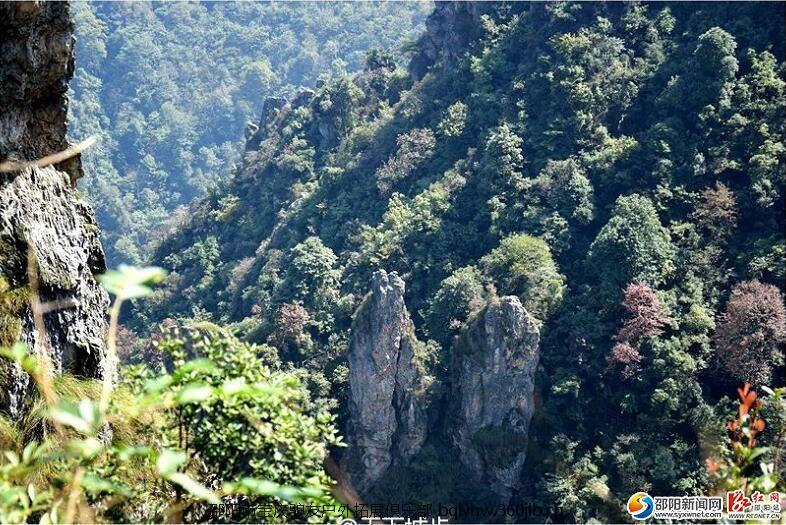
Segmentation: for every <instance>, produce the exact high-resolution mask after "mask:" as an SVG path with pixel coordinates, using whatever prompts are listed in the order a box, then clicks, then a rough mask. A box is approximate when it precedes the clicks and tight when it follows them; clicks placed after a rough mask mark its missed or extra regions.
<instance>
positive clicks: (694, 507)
mask: <svg viewBox="0 0 786 525" xmlns="http://www.w3.org/2000/svg"><path fill="white" fill-rule="evenodd" d="M628 513H629V514H630V515H631V517H632V518H633V519H634V520H639V521H644V520H646V519H647V518H650V517H652V518H655V519H663V520H718V519H721V518H722V517H723V498H721V497H720V496H654V497H653V496H650V495H649V494H647V493H646V492H637V493H636V494H634V495H633V496H631V497H630V499H629V500H628Z"/></svg>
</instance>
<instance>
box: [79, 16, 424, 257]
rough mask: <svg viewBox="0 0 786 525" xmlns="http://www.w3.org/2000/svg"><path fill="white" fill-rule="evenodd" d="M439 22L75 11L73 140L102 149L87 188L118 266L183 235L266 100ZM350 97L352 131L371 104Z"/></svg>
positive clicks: (346, 107) (91, 157) (93, 153)
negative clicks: (182, 210) (189, 206)
mask: <svg viewBox="0 0 786 525" xmlns="http://www.w3.org/2000/svg"><path fill="white" fill-rule="evenodd" d="M427 9H428V6H427V5H426V4H420V3H395V4H387V5H383V6H373V5H371V4H368V5H357V6H350V5H342V4H330V3H327V4H320V5H316V4H313V5H306V4H303V5H296V4H292V5H288V6H284V5H276V4H257V5H253V4H249V5H246V6H243V8H242V9H229V8H227V7H226V6H220V5H219V6H208V5H207V4H190V5H185V4H180V5H153V4H151V5H149V6H147V5H146V6H124V5H120V4H111V3H107V4H94V3H87V2H75V3H74V6H73V12H74V22H75V28H76V37H77V39H76V72H75V78H74V81H73V82H72V86H71V87H72V89H73V91H74V95H75V96H74V97H73V98H72V100H71V103H70V104H69V107H70V113H71V118H70V129H69V133H70V134H71V136H72V137H74V138H75V139H81V138H84V137H86V136H88V135H97V136H98V137H99V138H100V139H101V140H100V142H99V144H98V146H97V147H96V148H92V149H91V150H90V151H88V152H86V153H85V155H84V157H83V158H84V162H85V164H86V171H87V173H88V177H86V178H85V179H84V180H83V181H82V184H81V185H82V186H83V190H84V191H85V192H86V193H87V195H88V198H89V199H90V201H91V202H92V204H93V206H94V207H95V208H96V210H97V214H98V220H99V223H100V224H101V225H102V230H103V231H102V235H103V240H104V248H105V249H106V251H107V254H108V257H109V260H110V261H114V262H115V263H117V262H124V261H125V262H131V263H139V262H141V260H142V258H144V257H145V256H147V255H149V253H150V249H151V244H152V245H154V244H156V243H157V242H160V240H161V239H162V237H164V236H165V235H167V232H168V231H169V230H170V228H171V227H172V225H173V224H174V225H176V224H177V219H173V218H172V217H171V214H172V212H173V211H175V210H176V209H177V208H178V207H179V206H181V205H183V204H186V203H188V202H189V201H190V200H191V199H193V198H194V197H196V196H202V195H205V194H206V193H207V190H208V189H210V188H211V187H212V186H214V185H215V184H216V183H218V182H219V181H220V179H221V172H222V171H223V170H224V169H226V168H227V167H228V166H229V165H230V164H231V163H232V162H236V161H237V160H238V159H239V158H240V155H239V152H240V151H241V150H242V136H243V130H244V126H246V123H247V122H249V121H253V122H257V120H258V119H259V112H260V110H261V109H262V105H263V101H264V100H265V98H266V97H269V96H274V95H276V96H277V95H280V94H285V95H287V96H290V97H291V96H293V95H294V94H295V91H296V87H297V86H299V85H312V86H313V85H314V84H315V83H316V82H317V80H319V79H323V78H328V77H339V76H341V75H344V74H346V73H347V72H348V71H358V70H361V69H362V68H363V66H364V64H365V53H366V51H367V50H368V49H370V48H372V47H385V48H388V47H390V48H394V49H395V48H398V47H400V46H401V45H402V44H404V43H405V42H406V41H407V40H409V39H411V38H413V37H414V36H415V35H416V34H417V31H418V30H419V28H420V26H421V23H422V20H423V18H424V16H425V14H426V12H427ZM393 57H394V58H396V59H398V58H400V55H399V54H396V55H393ZM394 68H395V67H394ZM344 88H348V89H343V88H342V89H343V91H342V90H339V91H337V92H336V93H334V94H332V96H331V105H332V109H331V110H330V111H331V112H332V113H331V115H333V116H334V117H335V119H336V121H335V125H337V126H339V127H341V128H342V129H345V128H346V126H348V125H349V124H350V123H351V118H349V117H350V116H351V115H350V114H351V112H352V111H353V108H354V103H353V102H354V101H356V99H355V98H354V97H356V96H357V94H358V92H357V90H356V89H351V88H352V86H351V85H346V86H344ZM342 97H343V98H342ZM342 108H343V109H342ZM342 112H347V113H346V115H343V113H342ZM348 118H349V120H346V119H348ZM344 120H346V122H345V121H344ZM290 160H293V161H294V160H295V159H290ZM293 167H296V168H298V169H301V168H302V166H293Z"/></svg>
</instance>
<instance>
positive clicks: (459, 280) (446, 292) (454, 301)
mask: <svg viewBox="0 0 786 525" xmlns="http://www.w3.org/2000/svg"><path fill="white" fill-rule="evenodd" d="M485 295H486V294H485V290H484V288H483V283H482V276H481V274H480V272H479V271H478V269H477V268H475V267H474V266H467V267H466V268H460V269H458V270H456V271H455V272H453V273H452V274H450V276H448V277H446V278H445V279H443V281H442V283H440V286H439V290H437V293H436V294H434V297H433V298H432V299H431V300H429V307H428V311H427V312H426V324H427V326H428V330H429V335H431V336H432V337H434V338H435V339H437V340H438V341H439V342H441V343H442V344H443V345H447V344H449V343H450V339H451V336H452V335H454V334H457V333H458V332H459V330H460V329H461V328H463V327H465V326H466V321H467V320H468V318H469V316H470V314H472V313H473V312H475V311H477V310H479V309H480V308H482V307H483V306H484V305H485V304H486V301H485Z"/></svg>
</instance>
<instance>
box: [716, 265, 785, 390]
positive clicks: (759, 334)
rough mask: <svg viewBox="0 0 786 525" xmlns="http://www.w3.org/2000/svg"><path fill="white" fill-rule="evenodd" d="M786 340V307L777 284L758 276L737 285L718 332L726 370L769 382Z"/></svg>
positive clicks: (746, 378) (756, 382)
mask: <svg viewBox="0 0 786 525" xmlns="http://www.w3.org/2000/svg"><path fill="white" fill-rule="evenodd" d="M784 341H786V308H784V305H783V295H782V294H781V293H780V291H779V290H778V288H776V287H775V286H772V285H770V284H763V283H760V282H759V281H755V280H754V281H746V282H742V283H740V284H738V285H736V286H735V287H734V288H733V289H732V292H731V297H729V301H728V303H726V310H725V312H724V314H723V315H722V316H721V322H720V324H719V325H718V329H717V331H716V332H715V344H716V346H717V350H718V356H719V358H720V360H721V362H722V363H723V366H724V367H725V368H726V370H728V371H729V373H731V374H732V375H733V376H734V377H735V378H737V379H741V380H743V381H747V382H750V383H752V384H754V385H762V384H766V383H767V382H769V381H770V376H771V375H772V367H773V365H774V364H775V363H776V362H777V359H778V353H779V352H781V351H782V345H783V343H784Z"/></svg>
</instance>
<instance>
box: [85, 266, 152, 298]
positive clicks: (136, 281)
mask: <svg viewBox="0 0 786 525" xmlns="http://www.w3.org/2000/svg"><path fill="white" fill-rule="evenodd" d="M165 277H166V272H165V271H164V270H163V269H162V268H158V267H156V266H147V267H143V268H138V267H136V266H127V265H125V264H121V265H120V266H118V268H117V270H109V271H107V272H106V273H105V274H103V275H99V276H98V280H99V282H101V284H103V285H104V288H106V289H107V291H108V292H109V293H111V294H113V295H115V296H117V297H118V298H120V299H133V298H135V297H144V296H145V295H149V294H150V293H151V292H152V290H151V289H150V287H149V285H152V284H156V283H160V282H161V281H163V280H164V278H165Z"/></svg>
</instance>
